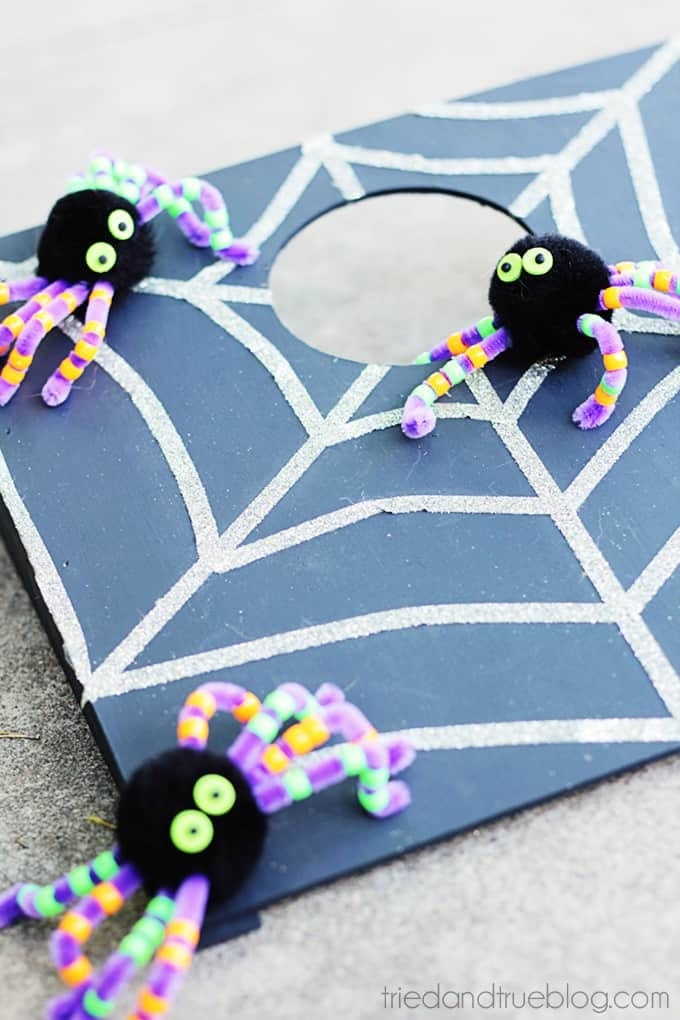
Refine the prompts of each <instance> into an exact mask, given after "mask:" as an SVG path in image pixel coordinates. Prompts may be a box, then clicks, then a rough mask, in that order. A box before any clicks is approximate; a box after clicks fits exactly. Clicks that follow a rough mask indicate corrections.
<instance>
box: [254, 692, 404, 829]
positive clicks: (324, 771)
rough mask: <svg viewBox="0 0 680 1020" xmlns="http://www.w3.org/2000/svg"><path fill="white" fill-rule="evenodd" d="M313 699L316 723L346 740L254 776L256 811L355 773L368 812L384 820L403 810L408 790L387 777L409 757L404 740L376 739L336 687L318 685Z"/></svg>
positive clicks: (278, 806)
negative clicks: (316, 708) (308, 758)
mask: <svg viewBox="0 0 680 1020" xmlns="http://www.w3.org/2000/svg"><path fill="white" fill-rule="evenodd" d="M317 702H318V704H319V721H320V722H321V723H322V725H323V726H324V727H325V728H326V729H327V730H328V732H329V733H338V734H341V735H342V736H343V737H345V739H346V740H347V741H348V742H347V743H345V744H340V745H337V746H334V747H330V748H329V749H328V751H327V752H324V753H323V754H320V755H319V756H318V757H316V758H315V759H314V760H313V761H311V762H308V761H305V760H304V759H300V758H299V757H296V758H295V759H294V760H293V761H292V762H291V764H290V765H289V767H288V768H287V769H286V770H285V771H284V772H282V773H280V774H275V775H267V776H264V777H263V778H261V779H260V778H259V777H258V781H257V782H256V785H255V787H254V789H253V792H254V794H255V798H256V800H257V802H258V804H259V806H260V809H261V810H262V811H264V812H265V813H266V814H270V813H272V812H274V811H279V810H280V809H281V808H283V807H287V806H288V805H290V804H292V803H293V802H294V801H296V800H304V799H305V798H306V797H310V796H311V795H312V794H313V793H318V792H319V791H320V790H323V789H325V788H326V787H327V786H332V785H334V784H335V783H339V782H342V781H343V780H344V779H346V778H347V777H349V776H357V777H358V779H359V789H358V798H359V802H360V804H361V805H362V807H363V808H364V809H365V810H366V811H368V812H369V814H372V815H375V816H376V817H379V818H386V817H388V816H389V815H392V814H394V813H395V812H397V811H401V810H402V809H403V808H405V807H406V805H407V804H408V803H409V802H410V793H409V789H408V787H407V786H406V784H405V783H401V782H398V781H390V775H391V773H392V771H398V770H400V769H402V768H405V767H406V766H407V765H408V764H409V763H410V762H411V761H412V760H413V757H414V752H413V748H412V747H411V746H410V745H409V744H408V743H407V742H406V741H405V740H401V739H394V740H390V741H387V740H385V739H384V738H382V737H380V735H379V734H377V733H376V731H375V729H374V728H373V726H371V724H370V722H369V721H368V720H367V719H366V717H365V716H364V714H363V713H362V712H361V711H360V710H359V709H358V708H357V707H356V705H352V704H350V703H348V702H346V701H345V700H344V699H343V697H342V692H340V691H338V689H337V688H336V687H333V686H331V685H323V686H322V687H320V688H319V691H318V692H317Z"/></svg>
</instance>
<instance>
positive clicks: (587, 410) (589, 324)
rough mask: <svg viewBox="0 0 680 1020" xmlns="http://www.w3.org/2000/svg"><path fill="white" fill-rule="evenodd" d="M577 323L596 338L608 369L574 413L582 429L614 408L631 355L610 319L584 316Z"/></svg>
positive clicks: (599, 421) (594, 425)
mask: <svg viewBox="0 0 680 1020" xmlns="http://www.w3.org/2000/svg"><path fill="white" fill-rule="evenodd" d="M605 293H606V292H605ZM605 307H606V306H605ZM576 325H577V327H578V330H579V332H581V333H583V334H584V336H589V337H592V338H593V339H594V340H596V341H597V344H598V347H599V348H600V353H601V355H602V360H603V363H604V368H605V372H604V375H603V376H602V378H601V379H600V383H599V385H598V387H597V389H596V390H595V392H594V393H593V395H592V396H590V397H588V399H587V400H584V402H583V403H582V404H579V406H578V407H577V408H576V410H575V411H574V413H573V414H572V420H573V421H574V422H575V423H576V425H578V426H579V428H582V429H594V428H597V427H598V426H599V425H602V424H603V423H604V422H605V421H607V419H608V418H610V417H611V415H612V413H613V411H614V407H615V406H616V401H617V399H618V397H619V394H620V393H621V391H622V390H623V387H624V386H625V384H626V376H627V372H626V365H627V364H628V358H627V357H626V352H625V351H624V349H623V341H622V340H621V337H620V336H619V334H618V331H617V330H616V328H615V327H614V326H613V325H612V324H611V322H608V321H607V320H606V319H602V318H600V316H599V315H582V316H581V317H580V318H579V320H578V322H577V324H576Z"/></svg>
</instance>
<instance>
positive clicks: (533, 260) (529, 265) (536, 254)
mask: <svg viewBox="0 0 680 1020" xmlns="http://www.w3.org/2000/svg"><path fill="white" fill-rule="evenodd" d="M553 263H554V259H553V257H552V253H551V252H549V251H548V249H547V248H530V249H529V251H528V252H526V253H525V255H524V258H523V259H522V265H523V267H524V268H525V269H526V271H527V273H529V274H530V275H531V276H545V274H546V273H549V272H550V270H551V269H552V267H553Z"/></svg>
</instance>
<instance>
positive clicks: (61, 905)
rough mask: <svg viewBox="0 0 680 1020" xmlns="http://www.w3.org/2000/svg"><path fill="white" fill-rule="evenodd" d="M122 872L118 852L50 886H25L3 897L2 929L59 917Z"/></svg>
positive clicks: (0, 906)
mask: <svg viewBox="0 0 680 1020" xmlns="http://www.w3.org/2000/svg"><path fill="white" fill-rule="evenodd" d="M119 871H120V861H119V852H118V849H117V848H114V849H113V850H107V851H106V852H105V853H103V854H99V856H98V857H95V858H94V860H92V861H90V863H89V864H83V865H80V866H79V867H77V868H73V869H72V870H71V871H67V872H66V874H64V875H61V876H60V877H59V878H57V879H56V880H55V881H54V882H51V883H49V884H48V885H35V884H34V883H32V882H24V883H21V884H19V885H15V886H14V887H13V888H12V889H8V890H7V891H6V892H4V893H2V894H0V928H5V927H6V926H7V925H10V924H14V923H16V922H17V921H21V920H22V919H23V918H36V919H38V920H41V919H43V918H47V917H58V916H59V914H61V913H63V911H64V910H65V909H66V907H67V906H68V905H69V904H70V903H72V902H73V901H74V900H77V899H78V898H79V897H81V896H84V895H86V894H87V893H89V892H91V891H92V889H94V887H95V886H96V885H98V884H99V883H100V882H103V881H106V880H107V879H111V878H114V877H115V876H116V875H117V874H118V872H119Z"/></svg>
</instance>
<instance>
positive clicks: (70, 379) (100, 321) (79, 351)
mask: <svg viewBox="0 0 680 1020" xmlns="http://www.w3.org/2000/svg"><path fill="white" fill-rule="evenodd" d="M113 294H114V290H113V287H112V286H111V284H110V283H107V282H106V281H105V280H103V281H102V282H101V283H95V285H94V287H93V288H92V292H91V294H90V300H89V301H88V304H87V311H86V312H85V325H84V326H83V332H82V335H81V337H80V339H79V340H78V342H77V343H76V345H75V346H74V348H73V350H72V351H71V352H70V354H69V355H68V356H67V357H65V358H64V360H63V361H62V363H61V364H60V365H59V368H57V369H56V371H54V372H53V373H52V375H51V376H50V377H49V379H48V380H47V382H46V383H45V385H44V386H43V388H42V398H43V400H44V401H45V403H46V404H47V405H48V406H49V407H57V406H58V405H59V404H63V403H64V401H65V400H66V398H67V397H68V395H69V393H70V392H71V388H72V386H73V384H74V382H75V381H76V380H77V379H79V378H80V377H81V375H82V374H83V372H84V371H85V369H86V368H87V366H88V365H89V364H90V362H91V361H92V360H93V359H94V358H95V357H96V355H97V351H98V350H99V348H100V347H101V345H102V343H103V342H104V336H105V334H106V323H107V321H108V318H109V311H110V309H111V302H112V301H113Z"/></svg>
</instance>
